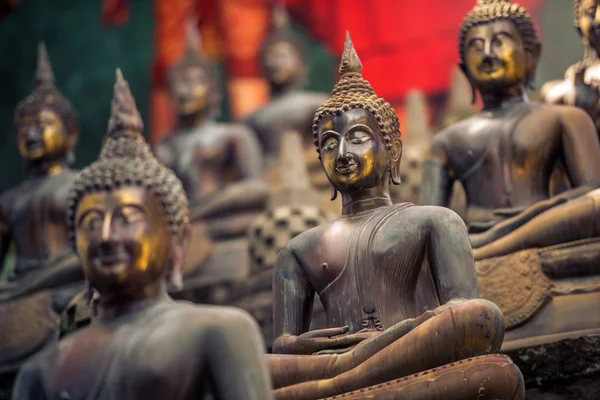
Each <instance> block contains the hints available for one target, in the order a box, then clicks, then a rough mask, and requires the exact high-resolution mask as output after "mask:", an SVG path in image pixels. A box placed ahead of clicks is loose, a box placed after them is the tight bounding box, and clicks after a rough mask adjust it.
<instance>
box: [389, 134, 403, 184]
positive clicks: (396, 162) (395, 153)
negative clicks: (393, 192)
mask: <svg viewBox="0 0 600 400" xmlns="http://www.w3.org/2000/svg"><path fill="white" fill-rule="evenodd" d="M401 159H402V140H400V138H395V139H394V140H392V148H391V150H390V179H391V181H392V183H393V184H394V185H399V184H400V182H402V180H401V179H400V160H401Z"/></svg>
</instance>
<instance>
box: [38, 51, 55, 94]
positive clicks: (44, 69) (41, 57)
mask: <svg viewBox="0 0 600 400" xmlns="http://www.w3.org/2000/svg"><path fill="white" fill-rule="evenodd" d="M44 84H50V85H54V71H53V70H52V64H51V63H50V57H49V56H48V51H47V50H46V45H45V44H44V42H40V43H39V44H38V59H37V68H36V71H35V85H36V86H40V85H44Z"/></svg>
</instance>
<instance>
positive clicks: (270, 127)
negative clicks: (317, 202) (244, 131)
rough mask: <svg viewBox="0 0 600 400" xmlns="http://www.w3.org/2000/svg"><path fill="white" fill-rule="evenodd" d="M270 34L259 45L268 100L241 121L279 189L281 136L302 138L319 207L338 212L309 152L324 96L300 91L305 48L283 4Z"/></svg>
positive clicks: (275, 14) (305, 71)
mask: <svg viewBox="0 0 600 400" xmlns="http://www.w3.org/2000/svg"><path fill="white" fill-rule="evenodd" d="M274 3H275V5H274V7H273V14H272V15H273V21H272V31H271V33H270V35H269V36H268V37H267V38H266V40H265V41H264V43H263V44H262V46H261V51H260V64H261V68H262V71H263V75H264V77H265V78H266V80H267V83H268V85H269V88H270V92H271V101H270V102H269V103H267V104H266V105H265V106H264V107H262V108H260V109H258V110H257V111H255V112H254V113H252V114H250V115H249V116H248V117H246V118H245V119H244V122H245V123H246V124H247V125H248V126H249V127H250V128H252V130H253V131H254V132H255V133H256V136H257V138H258V140H259V141H260V143H261V147H262V149H263V152H264V154H265V165H266V167H267V171H268V175H267V180H268V181H269V184H270V185H271V186H272V187H273V188H275V189H276V188H278V187H280V186H281V184H282V182H280V181H279V177H280V174H279V172H277V171H276V169H277V168H278V165H277V157H278V155H279V154H280V147H281V136H282V134H283V133H284V132H287V131H295V132H299V133H300V135H301V137H302V144H303V148H304V149H306V152H305V153H304V157H305V159H306V162H307V164H308V168H309V174H310V179H311V183H312V185H313V186H314V187H315V188H316V189H317V190H319V191H320V192H321V193H322V195H321V197H322V201H321V206H322V207H323V208H325V209H328V210H330V211H332V208H333V207H335V210H336V211H337V209H339V204H338V203H337V202H336V204H334V205H330V204H331V202H330V201H329V184H328V182H327V178H326V177H325V175H324V174H323V170H322V169H321V167H320V165H319V163H318V162H315V158H314V157H313V151H312V143H311V141H312V136H311V125H312V119H313V116H314V114H315V112H316V111H317V109H318V108H319V106H320V105H321V104H323V103H324V102H325V100H327V95H325V94H323V93H317V92H309V91H306V90H304V89H303V87H304V85H305V82H306V76H307V74H308V61H307V60H306V58H305V57H306V56H305V49H304V48H303V47H302V45H301V43H300V42H299V41H298V39H297V38H296V37H295V36H294V35H293V33H292V32H291V29H290V27H289V21H288V16H287V12H286V10H285V7H284V6H283V4H281V3H280V2H279V1H277V2H274Z"/></svg>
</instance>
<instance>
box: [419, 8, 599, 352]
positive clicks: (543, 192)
mask: <svg viewBox="0 0 600 400" xmlns="http://www.w3.org/2000/svg"><path fill="white" fill-rule="evenodd" d="M458 48H459V55H460V60H461V61H460V67H461V69H462V71H463V73H464V74H465V76H466V77H467V78H468V80H469V82H470V83H471V85H472V88H473V95H475V90H477V91H478V92H479V93H480V94H481V96H482V100H483V110H482V111H481V112H480V113H478V114H476V115H475V116H473V117H471V118H468V119H465V120H462V121H459V122H457V123H455V124H454V125H451V126H449V127H448V128H446V129H445V130H443V131H442V132H440V133H439V134H437V135H436V136H435V137H434V140H433V144H432V146H431V150H430V155H429V159H428V161H427V162H426V164H425V167H424V178H423V186H422V192H421V193H422V203H423V204H430V205H442V206H447V205H448V201H449V199H450V197H451V194H452V193H451V188H452V185H453V183H454V182H455V181H460V183H461V184H462V186H463V188H464V190H465V194H466V212H465V219H466V222H467V226H468V229H469V233H470V242H471V245H472V247H473V256H474V258H475V260H476V262H477V268H478V273H479V274H480V275H479V281H480V288H481V294H482V297H485V298H489V299H492V300H493V301H494V302H495V303H497V304H499V305H500V304H501V303H504V304H505V305H506V307H501V308H502V310H503V312H504V313H505V316H506V318H507V321H509V322H508V323H507V326H508V327H509V328H516V327H517V326H519V325H522V326H521V327H519V329H517V330H511V331H508V332H507V338H510V340H517V339H524V338H528V337H530V335H534V336H536V337H537V336H539V337H540V338H541V337H543V336H544V335H546V339H547V338H548V337H550V336H548V335H559V336H560V335H563V334H567V333H568V332H573V331H580V330H586V329H598V327H600V319H599V318H589V319H582V318H581V315H591V314H596V315H597V312H596V311H592V307H595V304H597V301H598V300H597V299H598V298H599V297H598V295H595V297H594V295H593V293H592V292H594V289H593V287H592V286H594V285H592V286H590V287H586V288H585V289H583V288H582V287H581V282H580V281H579V282H578V281H577V279H576V278H578V277H583V276H587V277H590V276H592V275H595V276H596V277H597V276H598V274H600V270H598V268H597V265H598V262H597V261H596V260H599V259H600V241H599V240H598V239H599V237H600V218H599V217H598V216H599V215H600V213H599V209H598V204H599V202H600V190H599V189H597V188H598V186H600V143H599V141H598V136H597V133H596V129H595V127H594V123H593V121H592V120H591V118H590V117H589V115H587V114H586V113H585V112H584V111H583V110H581V109H579V108H575V107H571V106H565V105H554V104H538V103H533V102H529V101H528V98H527V96H526V94H525V88H526V87H527V86H529V85H531V84H532V82H533V79H534V77H535V71H536V66H537V62H538V59H539V56H540V52H541V44H540V43H539V41H538V39H537V34H536V31H535V27H534V23H533V21H532V19H531V16H530V15H529V13H528V12H527V10H526V9H525V8H523V7H521V6H519V5H518V4H514V3H512V2H511V1H510V0H479V1H478V2H477V4H476V5H475V7H474V8H473V9H472V10H471V11H470V12H469V13H468V15H467V16H466V17H465V19H464V20H463V22H462V25H461V28H460V32H459V46H458ZM557 171H559V172H560V171H562V173H557ZM556 177H558V178H566V180H567V183H568V185H567V189H566V190H565V191H557V190H555V188H556V186H554V185H555V183H556V182H557V181H556V180H555V179H558V178H556ZM544 249H545V250H544ZM526 250H529V252H523V251H526ZM512 255H514V257H513V258H510V257H511V256H512ZM500 257H508V258H500ZM488 260H489V261H488ZM484 261H485V262H484ZM513 273H514V275H511V274H513ZM489 274H492V275H493V274H497V275H494V276H495V279H492V277H491V276H492V275H489ZM486 276H487V277H489V279H486V281H485V282H484V281H483V279H484V278H486ZM525 277H526V278H525ZM530 279H532V280H534V281H531V282H530ZM550 280H551V281H550ZM521 282H522V283H523V285H521ZM590 282H591V281H590ZM530 283H531V284H530ZM588 283H589V282H588ZM538 284H539V285H538ZM589 284H590V285H591V283H589ZM553 285H554V287H555V290H557V292H556V295H557V296H562V297H560V300H558V298H557V297H556V296H555V297H552V296H551V295H550V292H551V291H552V290H553V289H552V287H553ZM536 287H540V289H539V291H536V290H537V289H535V288H536ZM595 287H597V285H595ZM577 291H580V293H582V292H585V293H587V295H586V296H588V297H589V296H592V297H594V299H596V300H594V299H591V298H590V299H588V300H573V301H575V303H571V302H570V301H569V300H567V299H568V296H563V295H562V294H565V293H572V294H574V293H575V292H577ZM492 292H494V293H496V295H493V294H492ZM559 292H561V293H562V294H560V295H559V294H558V293H559ZM575 297H578V296H574V297H571V298H572V299H574V298H575ZM584 297H585V296H584ZM551 298H553V299H554V300H552V301H551V302H550V303H549V304H548V301H549V300H550V299H551ZM517 299H518V300H517ZM521 300H522V301H523V302H522V303H521ZM587 304H589V306H586V305H587ZM544 307H545V308H544ZM573 307H575V308H573ZM586 307H587V308H586ZM574 309H578V310H579V311H578V312H574V311H573V310H574ZM540 310H541V311H540ZM544 310H545V311H544ZM586 310H587V311H586ZM538 311H539V312H538ZM536 313H537V314H536ZM534 314H535V315H534ZM559 315H560V317H559ZM532 317H533V318H534V319H536V321H537V322H536V323H532V324H531V325H523V324H524V323H525V322H526V321H527V319H529V318H532ZM559 320H560V323H559V322H558V321H559ZM518 332H520V333H518ZM555 338H556V337H555ZM540 340H545V339H540Z"/></svg>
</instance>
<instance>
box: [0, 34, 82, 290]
mask: <svg viewBox="0 0 600 400" xmlns="http://www.w3.org/2000/svg"><path fill="white" fill-rule="evenodd" d="M38 53H39V54H38V65H37V71H36V74H35V88H34V90H33V92H32V93H31V94H30V95H29V96H27V97H26V98H25V99H24V100H23V101H22V102H21V103H19V105H18V106H17V108H16V111H15V127H16V131H17V147H18V150H19V153H20V154H21V156H22V157H23V159H24V160H25V163H26V165H27V178H26V180H25V181H24V182H23V183H21V184H20V185H18V186H17V187H15V188H12V189H10V190H8V191H7V192H5V193H3V194H2V196H1V197H0V262H3V261H4V258H5V256H6V254H7V252H8V250H9V246H10V245H11V244H14V248H15V256H16V265H15V268H14V271H13V273H12V275H11V276H9V280H18V279H20V278H23V277H24V276H26V275H27V274H29V273H31V272H33V271H36V270H39V269H42V268H45V267H48V266H50V265H53V264H56V263H58V262H59V261H60V260H62V259H65V258H70V259H71V260H74V259H75V257H74V256H73V253H72V251H71V248H70V246H69V241H68V235H67V228H66V223H65V216H66V197H67V192H68V190H69V187H70V185H71V183H72V181H73V179H74V177H75V172H74V171H71V170H70V169H69V165H70V164H71V163H72V162H73V161H74V150H75V145H76V143H77V137H78V135H79V128H78V124H77V113H76V112H75V109H74V108H73V106H72V105H71V103H70V102H69V101H68V100H67V99H66V98H65V97H64V96H63V95H62V94H61V93H60V92H59V90H58V89H57V88H56V86H55V82H54V73H53V71H52V66H51V65H50V60H49V58H48V54H47V53H46V48H45V46H44V44H43V43H40V45H39V48H38Z"/></svg>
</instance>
